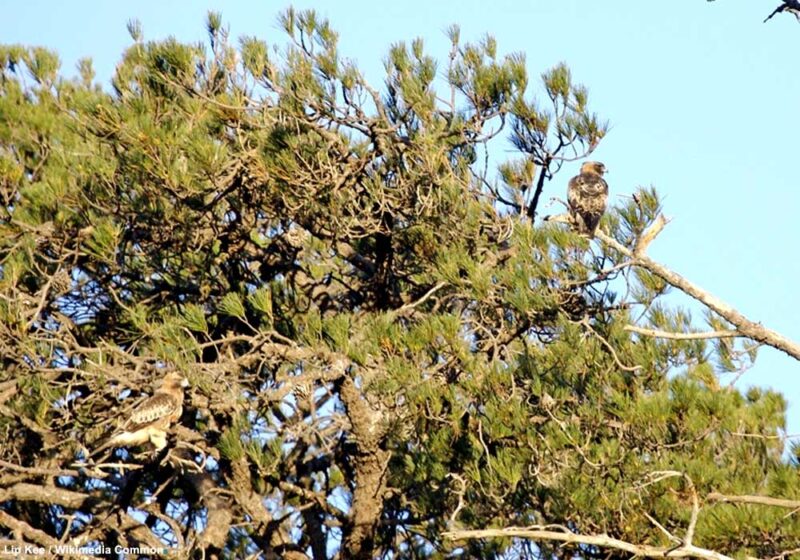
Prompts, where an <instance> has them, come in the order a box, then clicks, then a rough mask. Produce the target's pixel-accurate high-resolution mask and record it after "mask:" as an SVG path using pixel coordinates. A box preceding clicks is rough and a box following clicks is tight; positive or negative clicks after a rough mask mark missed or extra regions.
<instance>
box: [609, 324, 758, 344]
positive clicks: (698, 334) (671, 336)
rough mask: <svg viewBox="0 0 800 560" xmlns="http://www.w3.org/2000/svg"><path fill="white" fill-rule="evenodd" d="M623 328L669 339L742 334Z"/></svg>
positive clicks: (732, 336) (737, 335)
mask: <svg viewBox="0 0 800 560" xmlns="http://www.w3.org/2000/svg"><path fill="white" fill-rule="evenodd" d="M624 330H626V331H630V332H635V333H636V334H641V335H644V336H651V337H653V338H668V339H670V340H704V339H708V338H736V337H740V336H744V335H743V334H741V333H740V332H738V331H707V332H685V333H684V332H671V331H662V330H658V329H646V328H644V327H637V326H636V325H625V327H624Z"/></svg>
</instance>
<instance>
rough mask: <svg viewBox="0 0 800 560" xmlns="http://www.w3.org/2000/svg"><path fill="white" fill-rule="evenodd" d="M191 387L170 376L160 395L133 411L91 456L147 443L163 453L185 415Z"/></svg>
mask: <svg viewBox="0 0 800 560" xmlns="http://www.w3.org/2000/svg"><path fill="white" fill-rule="evenodd" d="M188 384H189V382H188V381H187V379H186V378H185V377H184V376H183V375H181V374H180V373H179V372H177V371H171V372H169V373H167V375H165V376H164V379H163V380H162V381H161V387H159V389H158V391H156V392H155V393H153V395H152V396H151V397H149V398H147V399H145V400H144V401H143V402H142V403H141V404H139V405H138V406H137V407H136V408H134V409H133V410H132V411H131V413H130V415H129V416H128V417H127V418H126V419H125V420H124V421H123V423H122V425H121V426H120V429H119V431H118V432H117V433H116V434H115V435H113V436H112V437H111V438H110V439H108V440H107V441H106V442H105V443H103V444H102V445H101V446H100V447H98V448H97V449H95V451H94V452H93V453H92V455H96V454H97V453H98V452H100V451H102V450H103V449H108V448H109V447H124V446H134V445H143V444H145V443H147V442H150V443H152V444H153V446H155V448H156V449H163V448H164V447H165V446H166V445H167V430H168V429H169V427H170V425H171V424H172V423H173V422H177V420H178V419H179V418H180V417H181V413H182V412H183V388H184V387H186V386H188Z"/></svg>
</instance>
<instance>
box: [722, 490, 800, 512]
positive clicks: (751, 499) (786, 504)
mask: <svg viewBox="0 0 800 560" xmlns="http://www.w3.org/2000/svg"><path fill="white" fill-rule="evenodd" d="M707 499H708V500H710V501H712V502H725V503H731V504H759V505H762V506H774V507H780V508H787V509H798V508H800V500H787V499H784V498H771V497H769V496H748V495H742V496H727V495H725V494H720V493H718V492H712V493H711V494H709V495H708V496H707Z"/></svg>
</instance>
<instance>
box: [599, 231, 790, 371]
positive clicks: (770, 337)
mask: <svg viewBox="0 0 800 560" xmlns="http://www.w3.org/2000/svg"><path fill="white" fill-rule="evenodd" d="M596 237H597V238H598V239H600V240H601V241H602V242H603V243H605V244H606V245H608V246H610V247H611V248H613V249H614V250H616V251H619V252H620V253H622V254H623V255H625V256H626V257H629V258H630V259H631V264H632V265H634V266H638V267H641V268H644V269H645V270H647V271H649V272H652V273H653V274H655V275H656V276H658V277H659V278H661V279H662V280H664V281H665V282H666V283H667V284H669V285H671V286H673V287H675V288H678V289H679V290H681V291H682V292H684V293H685V294H687V295H689V296H691V297H693V298H694V299H696V300H697V301H699V302H700V303H702V304H703V305H705V306H706V307H708V308H709V309H711V310H712V311H714V312H715V313H716V314H718V315H719V316H720V317H722V318H723V319H725V320H726V321H728V322H729V323H731V324H732V325H734V326H735V327H736V330H737V332H738V333H739V335H740V336H743V337H746V338H750V339H752V340H755V341H757V342H761V343H763V344H766V345H768V346H772V347H773V348H776V349H778V350H780V351H782V352H785V353H786V354H788V355H789V356H791V357H793V358H794V359H796V360H800V344H798V343H796V342H794V341H792V340H790V339H788V338H786V337H785V336H783V335H781V334H779V333H777V332H775V331H773V330H771V329H768V328H766V327H764V326H763V325H762V324H760V323H756V322H754V321H751V320H750V319H748V318H747V317H745V316H744V315H742V314H741V313H739V312H738V311H737V310H736V309H734V308H733V307H731V306H730V305H728V304H727V303H725V302H724V301H722V300H721V299H719V298H717V297H716V296H714V295H712V294H711V293H709V292H707V291H706V290H704V289H702V288H700V287H699V286H696V285H695V284H693V283H691V282H690V281H689V280H687V279H686V278H684V277H683V276H681V275H679V274H677V273H675V272H673V271H671V270H669V269H668V268H666V267H665V266H663V265H662V264H659V263H657V262H656V261H654V260H652V259H651V258H649V257H647V256H646V255H643V254H640V255H635V254H634V253H633V252H632V251H631V250H630V249H628V248H627V247H625V246H624V245H622V244H621V243H619V242H618V241H617V240H616V239H613V238H611V237H609V236H608V235H606V234H605V233H604V232H602V231H598V232H597V235H596Z"/></svg>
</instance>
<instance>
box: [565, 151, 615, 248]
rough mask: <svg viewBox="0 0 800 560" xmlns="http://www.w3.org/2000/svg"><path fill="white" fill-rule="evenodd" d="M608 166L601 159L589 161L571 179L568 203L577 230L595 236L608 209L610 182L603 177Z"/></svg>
mask: <svg viewBox="0 0 800 560" xmlns="http://www.w3.org/2000/svg"><path fill="white" fill-rule="evenodd" d="M605 172H606V166H605V165H603V164H602V163H600V162H599V161H587V162H585V163H584V164H583V165H581V172H580V173H579V174H578V175H576V176H575V177H573V178H572V179H570V180H569V188H568V189H567V205H568V207H569V216H570V219H571V221H572V223H573V227H574V228H575V231H577V232H578V233H580V234H582V235H586V236H588V237H594V232H595V231H597V224H599V223H600V218H602V217H603V213H604V212H605V211H606V203H607V202H608V183H606V182H605V179H603V174H604V173H605Z"/></svg>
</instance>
